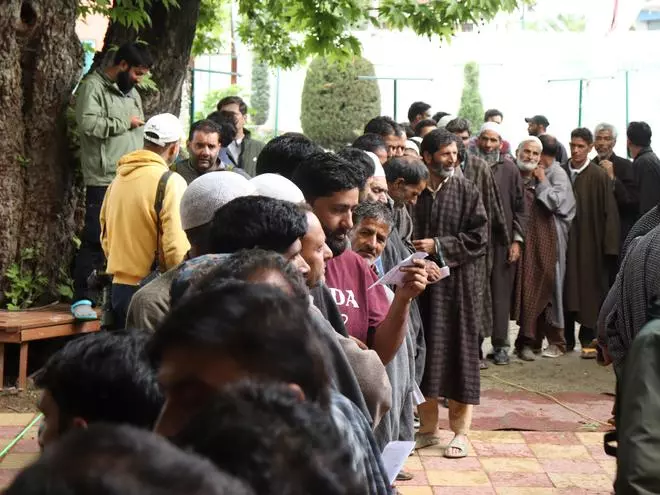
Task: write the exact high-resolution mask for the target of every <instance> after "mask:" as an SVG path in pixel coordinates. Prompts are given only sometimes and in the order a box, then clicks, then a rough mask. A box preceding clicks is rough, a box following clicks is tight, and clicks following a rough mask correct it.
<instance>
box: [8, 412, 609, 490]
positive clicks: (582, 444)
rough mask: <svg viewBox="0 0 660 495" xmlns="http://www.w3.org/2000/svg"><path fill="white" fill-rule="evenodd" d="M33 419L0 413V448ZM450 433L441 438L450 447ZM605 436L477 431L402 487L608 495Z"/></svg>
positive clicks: (14, 460)
mask: <svg viewBox="0 0 660 495" xmlns="http://www.w3.org/2000/svg"><path fill="white" fill-rule="evenodd" d="M33 417H34V416H33V415H32V414H0V448H4V447H5V446H6V445H8V444H9V443H10V442H11V440H12V439H13V438H14V437H15V436H16V435H18V434H19V433H20V432H21V431H22V430H23V428H24V427H25V425H27V424H29V422H30V421H31V420H32V418H33ZM450 438H451V435H450V434H449V433H446V434H444V435H443V442H445V443H448V442H449V440H450ZM602 438H603V434H602V433H591V432H589V433H580V432H562V433H552V432H511V431H474V432H472V433H471V435H470V443H471V445H470V454H469V456H468V457H467V458H465V459H458V460H450V459H445V458H443V457H442V453H443V449H442V447H440V446H436V447H429V448H427V449H423V450H421V451H419V453H418V454H415V455H414V456H411V457H410V458H409V459H408V461H407V464H406V469H407V470H408V471H411V472H412V473H413V474H414V475H415V477H414V479H413V480H412V481H408V482H404V483H398V484H397V487H398V488H399V490H400V491H401V493H402V494H403V495H441V494H452V495H461V494H470V495H481V494H498V495H509V494H510V495H517V494H529V495H545V494H551V493H566V494H583V493H584V494H592V493H602V494H608V495H609V494H610V493H611V487H612V480H613V477H614V473H615V462H614V460H613V459H612V458H609V457H607V456H606V455H605V454H604V453H603V448H602ZM38 452H39V446H38V444H37V428H36V427H34V428H32V429H31V430H30V431H29V432H28V433H27V434H26V435H25V436H24V437H23V439H22V440H21V441H20V442H18V443H17V444H16V445H15V446H14V448H13V449H12V450H11V451H10V453H9V454H7V456H6V457H5V458H4V459H3V460H2V461H1V462H0V489H1V488H3V487H5V486H6V485H7V484H9V483H10V482H11V480H12V479H13V477H14V476H15V475H16V473H17V472H18V471H19V470H20V469H21V468H22V467H24V466H26V465H27V464H29V463H30V462H32V461H33V460H34V459H35V458H36V457H37V456H38Z"/></svg>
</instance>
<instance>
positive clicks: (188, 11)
mask: <svg viewBox="0 0 660 495" xmlns="http://www.w3.org/2000/svg"><path fill="white" fill-rule="evenodd" d="M200 3H201V0H179V8H170V9H166V8H165V7H163V4H162V3H161V2H154V3H153V5H152V7H151V8H149V9H148V13H149V15H150V17H151V25H147V26H145V27H144V28H142V29H140V31H139V32H137V31H135V30H134V29H128V28H126V27H124V26H122V25H121V24H118V23H116V22H113V23H111V24H110V26H109V27H108V31H107V32H106V35H105V40H104V49H103V52H101V53H100V54H97V56H96V57H95V59H94V66H97V67H98V66H101V67H105V66H106V65H108V64H110V63H111V62H112V59H113V57H114V52H112V51H110V52H109V51H108V47H112V46H121V45H122V44H124V43H126V42H129V41H135V40H137V39H139V40H141V41H144V42H146V43H148V45H149V51H150V52H151V54H152V55H153V57H154V61H155V65H154V67H153V69H152V70H151V74H152V78H153V80H154V82H155V83H156V84H157V85H158V92H157V93H154V92H142V97H143V101H144V112H145V116H146V117H147V118H149V117H150V116H152V115H155V114H158V113H163V112H169V113H172V114H174V115H179V112H180V110H181V88H182V86H183V82H184V81H185V79H186V72H187V70H188V66H189V62H190V54H191V50H192V44H193V40H194V38H195V29H196V27H197V19H198V17H199V7H200Z"/></svg>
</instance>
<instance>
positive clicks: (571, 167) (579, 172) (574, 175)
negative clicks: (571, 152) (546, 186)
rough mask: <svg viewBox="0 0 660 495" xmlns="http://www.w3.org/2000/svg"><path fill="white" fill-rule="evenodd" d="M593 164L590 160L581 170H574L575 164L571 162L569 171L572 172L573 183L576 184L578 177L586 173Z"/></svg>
mask: <svg viewBox="0 0 660 495" xmlns="http://www.w3.org/2000/svg"><path fill="white" fill-rule="evenodd" d="M590 163H591V162H590V161H589V159H587V161H586V162H585V163H584V165H582V166H581V167H580V168H573V162H570V165H569V167H568V169H569V170H570V171H571V182H575V179H576V178H577V176H578V175H580V174H581V173H582V172H584V171H585V170H586V169H587V167H588V166H589V164H590Z"/></svg>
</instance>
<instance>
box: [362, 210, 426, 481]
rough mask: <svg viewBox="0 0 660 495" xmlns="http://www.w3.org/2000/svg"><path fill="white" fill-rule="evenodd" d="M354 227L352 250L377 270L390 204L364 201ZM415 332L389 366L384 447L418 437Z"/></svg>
mask: <svg viewBox="0 0 660 495" xmlns="http://www.w3.org/2000/svg"><path fill="white" fill-rule="evenodd" d="M353 224H354V227H353V230H352V231H351V235H350V238H351V249H353V251H355V252H356V253H357V254H359V255H360V256H361V257H362V258H364V259H365V260H366V261H367V263H368V264H369V266H371V267H372V269H373V270H376V269H377V268H376V260H377V259H378V258H379V257H380V256H381V255H382V254H383V252H384V249H385V246H386V245H387V242H388V237H389V235H390V232H392V229H393V227H394V218H393V216H392V212H391V211H390V208H388V206H387V205H384V204H381V203H375V202H363V203H360V204H359V205H358V207H357V208H356V209H355V210H354V212H353ZM381 275H383V274H382V273H380V274H379V276H381ZM387 293H388V298H389V299H390V300H391V299H393V298H394V293H393V292H392V291H391V290H390V289H389V288H387ZM412 330H413V329H412V328H411V329H410V331H408V332H406V335H405V339H404V341H403V344H402V345H401V347H400V348H399V350H398V351H397V353H396V355H395V357H394V359H393V360H392V361H391V362H390V363H389V364H388V365H387V375H388V377H389V382H390V385H391V388H392V407H391V409H390V410H389V412H388V413H387V414H386V415H385V417H384V418H383V420H382V421H381V422H380V424H379V425H378V426H377V427H376V429H375V431H374V435H375V437H376V441H377V442H378V443H379V445H380V446H381V448H384V447H385V445H387V443H389V442H391V441H396V440H404V441H411V440H413V438H414V434H415V431H414V426H413V402H412V393H413V386H414V385H413V384H414V383H415V343H414V341H413V335H412ZM402 477H405V478H406V479H410V477H408V476H407V473H406V474H402Z"/></svg>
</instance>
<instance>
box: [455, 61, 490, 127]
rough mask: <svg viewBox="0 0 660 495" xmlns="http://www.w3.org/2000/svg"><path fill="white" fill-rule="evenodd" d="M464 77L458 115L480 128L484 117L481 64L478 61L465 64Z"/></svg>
mask: <svg viewBox="0 0 660 495" xmlns="http://www.w3.org/2000/svg"><path fill="white" fill-rule="evenodd" d="M464 77H465V81H464V83H463V94H462V95H461V108H460V109H459V111H458V115H459V116H460V117H463V118H464V119H468V120H469V121H470V123H471V124H472V127H473V128H474V127H476V128H478V127H479V126H480V125H481V122H483V119H484V106H483V103H481V94H480V93H479V65H478V64H477V63H476V62H468V63H467V64H465V71H464Z"/></svg>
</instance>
